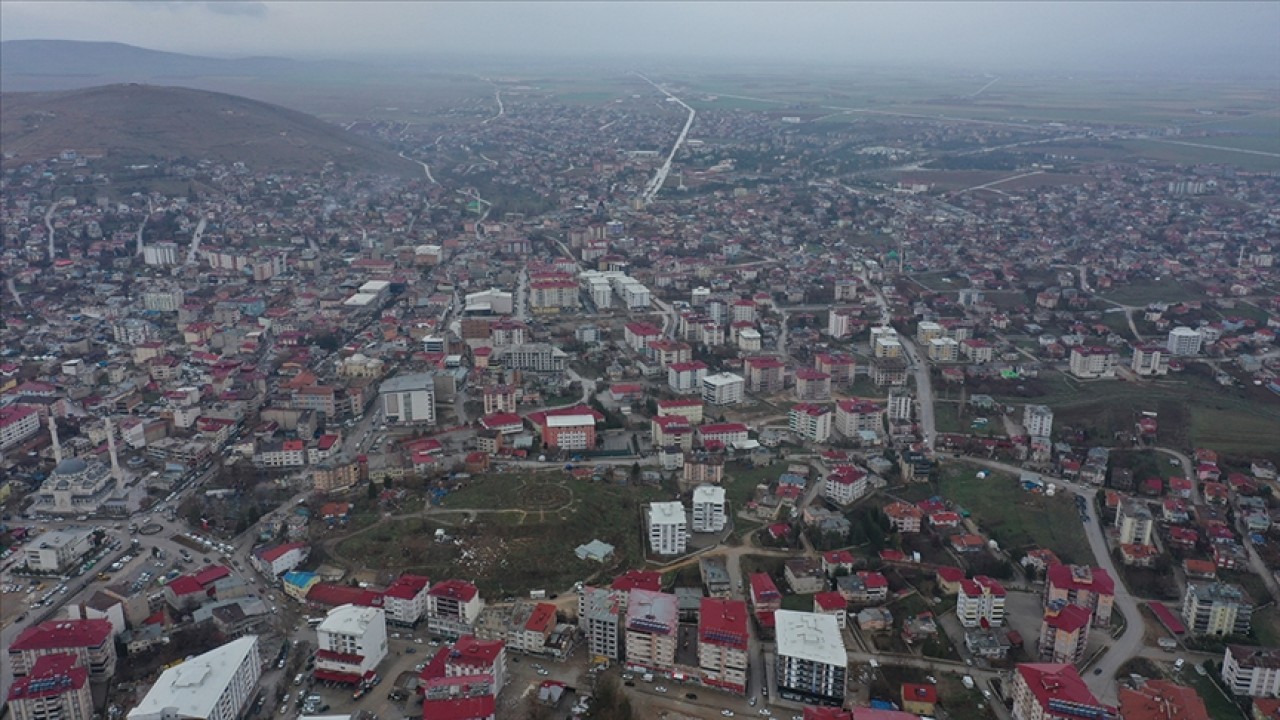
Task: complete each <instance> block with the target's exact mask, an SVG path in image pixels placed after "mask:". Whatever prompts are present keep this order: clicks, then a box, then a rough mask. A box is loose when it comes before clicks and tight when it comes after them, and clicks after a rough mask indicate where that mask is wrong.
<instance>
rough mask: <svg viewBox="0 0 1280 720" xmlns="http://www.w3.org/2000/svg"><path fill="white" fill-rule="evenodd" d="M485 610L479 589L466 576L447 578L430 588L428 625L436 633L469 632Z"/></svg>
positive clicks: (457, 635)
mask: <svg viewBox="0 0 1280 720" xmlns="http://www.w3.org/2000/svg"><path fill="white" fill-rule="evenodd" d="M483 610H484V600H483V599H482V598H481V597H480V590H479V589H478V588H476V586H475V585H473V584H471V583H469V582H467V581H466V580H457V579H451V580H444V581H442V582H439V583H436V585H435V586H434V587H432V588H431V589H430V590H428V591H427V627H428V629H430V630H431V632H433V633H436V634H437V635H444V636H446V637H460V636H462V635H468V634H470V633H471V632H472V631H473V629H474V628H475V623H476V619H477V618H479V617H480V613H481V611H483Z"/></svg>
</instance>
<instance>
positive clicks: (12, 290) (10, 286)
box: [4, 277, 22, 307]
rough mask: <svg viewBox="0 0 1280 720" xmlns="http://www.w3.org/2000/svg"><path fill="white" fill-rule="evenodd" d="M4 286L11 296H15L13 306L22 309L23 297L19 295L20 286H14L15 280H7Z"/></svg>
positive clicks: (10, 278)
mask: <svg viewBox="0 0 1280 720" xmlns="http://www.w3.org/2000/svg"><path fill="white" fill-rule="evenodd" d="M4 286H5V288H6V289H7V290H8V291H9V294H10V295H12V296H13V304H14V305H16V306H18V307H22V296H21V295H19V294H18V286H17V285H15V284H14V282H13V278H12V277H9V278H5V281H4Z"/></svg>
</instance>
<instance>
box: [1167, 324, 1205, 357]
mask: <svg viewBox="0 0 1280 720" xmlns="http://www.w3.org/2000/svg"><path fill="white" fill-rule="evenodd" d="M1203 344H1204V335H1203V334H1202V333H1201V332H1200V331H1199V330H1193V329H1191V328H1189V327H1176V328H1174V329H1172V330H1170V331H1169V339H1168V341H1167V343H1166V345H1165V347H1166V348H1168V350H1169V354H1170V355H1175V356H1182V357H1186V356H1188V355H1199V354H1200V347H1201V346H1202V345H1203Z"/></svg>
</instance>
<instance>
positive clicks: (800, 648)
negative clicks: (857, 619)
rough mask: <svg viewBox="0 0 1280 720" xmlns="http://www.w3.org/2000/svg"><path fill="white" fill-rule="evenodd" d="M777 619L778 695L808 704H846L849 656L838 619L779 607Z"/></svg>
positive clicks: (775, 619) (776, 678)
mask: <svg viewBox="0 0 1280 720" xmlns="http://www.w3.org/2000/svg"><path fill="white" fill-rule="evenodd" d="M773 618H774V627H775V633H776V636H777V639H778V642H777V651H776V657H775V663H776V667H775V676H774V677H775V681H776V683H777V693H778V696H779V697H781V698H783V699H785V700H791V701H794V702H800V703H805V704H806V705H828V706H837V707H838V706H840V705H842V704H843V703H844V693H845V671H846V669H847V667H848V663H849V658H848V655H847V654H846V651H845V647H844V641H843V640H841V635H840V626H839V624H838V623H837V622H836V619H835V618H834V617H832V616H830V615H825V614H818V613H811V612H796V611H793V610H778V611H776V612H774V613H773Z"/></svg>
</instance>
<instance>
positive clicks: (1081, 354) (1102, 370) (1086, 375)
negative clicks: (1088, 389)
mask: <svg viewBox="0 0 1280 720" xmlns="http://www.w3.org/2000/svg"><path fill="white" fill-rule="evenodd" d="M1069 367H1070V370H1071V374H1072V375H1075V376H1076V377H1078V378H1082V379H1085V380H1091V379H1112V378H1114V377H1115V376H1116V353H1115V351H1114V350H1112V349H1111V348H1109V347H1105V346H1089V345H1077V346H1075V347H1073V348H1071V357H1070V360H1069Z"/></svg>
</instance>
